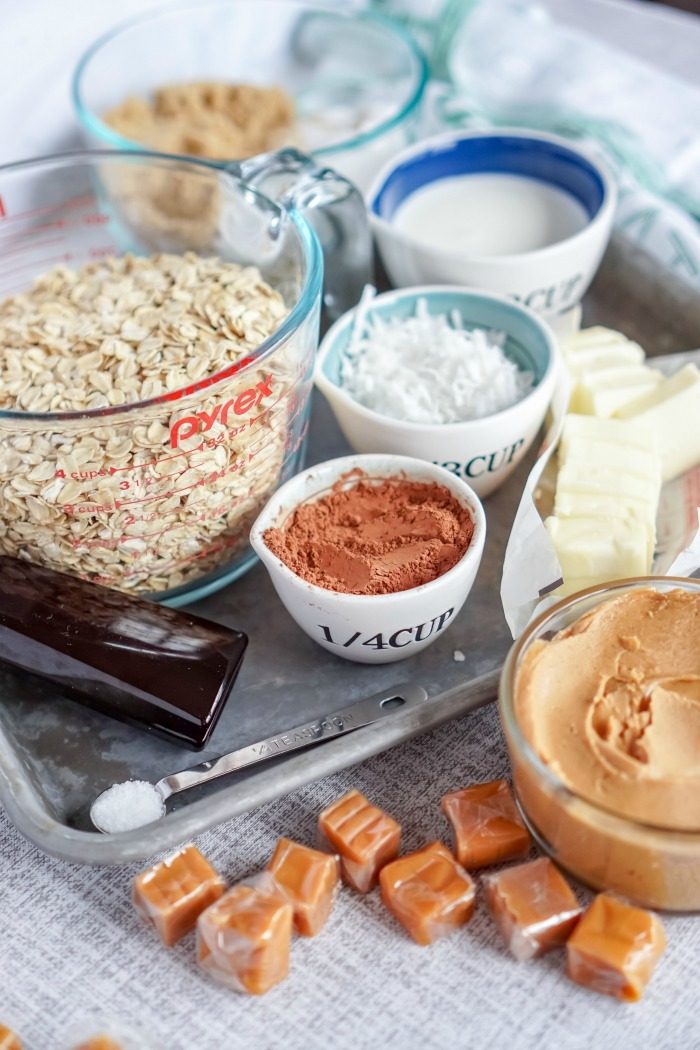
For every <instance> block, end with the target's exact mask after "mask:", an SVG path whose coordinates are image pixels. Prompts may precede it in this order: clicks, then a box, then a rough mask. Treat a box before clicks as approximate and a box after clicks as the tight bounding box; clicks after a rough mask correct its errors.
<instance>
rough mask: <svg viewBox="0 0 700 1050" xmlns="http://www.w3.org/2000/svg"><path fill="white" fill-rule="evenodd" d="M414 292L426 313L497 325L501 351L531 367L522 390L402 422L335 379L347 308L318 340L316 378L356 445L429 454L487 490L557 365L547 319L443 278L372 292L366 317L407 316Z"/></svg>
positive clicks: (520, 448) (543, 399)
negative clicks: (476, 411) (481, 406)
mask: <svg viewBox="0 0 700 1050" xmlns="http://www.w3.org/2000/svg"><path fill="white" fill-rule="evenodd" d="M418 299H425V301H426V304H427V308H428V311H429V312H430V313H432V314H447V315H449V314H450V313H451V311H452V310H458V311H459V312H460V314H461V315H462V317H463V319H464V322H465V325H468V326H469V327H476V328H478V327H482V328H492V329H497V330H498V331H500V332H505V334H506V337H507V339H506V344H505V348H504V349H505V352H506V354H508V356H509V357H511V358H512V359H513V360H514V361H516V363H517V364H519V365H520V367H521V368H523V369H525V370H527V371H532V372H533V373H534V376H535V385H534V386H533V388H532V390H531V391H530V393H528V394H527V395H526V396H525V397H524V398H523V399H522V400H521V401H518V402H517V403H516V404H515V405H512V406H511V407H510V408H506V409H504V410H503V411H502V412H497V413H495V414H494V415H491V416H485V417H484V418H483V419H473V420H469V421H467V422H465V423H442V424H440V423H438V424H429V423H406V422H403V421H402V420H398V419H392V418H391V417H389V416H384V415H380V414H379V413H378V412H375V411H374V410H373V409H370V408H365V407H364V405H361V404H359V402H357V401H355V400H354V398H352V397H351V396H350V395H349V394H348V393H347V392H346V391H345V390H344V389H343V387H342V385H341V383H340V361H341V357H342V354H343V352H344V350H345V348H346V346H347V344H348V342H349V340H350V336H351V333H352V325H353V321H354V316H355V311H354V310H350V311H348V313H346V314H344V315H343V317H341V318H340V320H339V321H336V323H335V324H334V325H333V326H332V328H330V329H329V331H328V333H327V334H326V337H325V339H324V340H323V342H322V343H321V348H320V350H319V353H318V357H317V359H316V369H315V381H316V385H317V386H318V388H319V389H320V390H321V391H322V392H323V394H324V395H325V396H326V398H327V399H328V401H329V402H330V405H331V407H332V409H333V411H334V413H335V416H336V419H337V420H338V424H339V426H340V429H341V430H342V431H343V434H344V435H345V437H346V439H347V441H348V442H349V444H350V445H351V446H352V447H353V449H354V450H355V451H356V452H385V453H394V454H398V455H404V456H417V457H418V458H420V459H426V460H430V461H432V462H433V463H435V464H437V465H439V466H442V467H445V469H447V470H449V471H451V472H452V473H453V474H455V475H456V476H457V477H459V478H462V479H463V480H464V481H466V482H467V484H469V485H471V486H472V488H473V489H474V491H475V492H476V493H477V495H479V496H482V497H483V496H488V495H489V493H491V492H493V491H494V490H495V489H497V488H498V487H499V486H500V485H502V484H503V482H504V481H505V480H506V478H507V477H508V476H509V475H510V474H511V473H512V472H513V470H514V469H515V468H516V466H517V465H518V463H519V462H520V460H521V459H522V458H523V456H524V455H525V453H526V452H527V450H528V449H529V447H530V445H531V444H532V442H533V441H534V439H535V437H536V435H537V432H538V431H539V429H540V427H541V425H542V421H543V420H544V417H545V414H546V412H547V407H548V405H549V402H550V401H551V399H552V394H553V392H554V386H555V383H556V379H557V374H558V371H559V348H558V345H557V343H556V340H555V338H554V335H553V333H552V331H551V329H550V327H549V325H547V324H546V323H545V322H544V321H542V320H541V318H539V317H538V316H537V315H536V314H535V313H533V311H532V310H528V309H526V308H525V307H522V306H520V305H519V304H517V303H514V302H513V301H512V300H511V299H508V298H506V297H505V296H501V295H493V294H488V293H486V292H477V291H470V290H468V289H464V288H453V287H450V286H446V285H442V286H435V287H422V288H403V289H400V290H398V291H394V292H386V293H384V294H383V295H378V296H377V297H376V299H374V300H373V301H372V303H371V306H370V308H369V311H368V318H369V317H371V316H372V315H373V314H375V315H378V316H379V317H380V318H381V319H383V320H388V319H389V318H394V317H398V318H404V317H411V316H413V314H414V313H415V309H416V302H417V300H418Z"/></svg>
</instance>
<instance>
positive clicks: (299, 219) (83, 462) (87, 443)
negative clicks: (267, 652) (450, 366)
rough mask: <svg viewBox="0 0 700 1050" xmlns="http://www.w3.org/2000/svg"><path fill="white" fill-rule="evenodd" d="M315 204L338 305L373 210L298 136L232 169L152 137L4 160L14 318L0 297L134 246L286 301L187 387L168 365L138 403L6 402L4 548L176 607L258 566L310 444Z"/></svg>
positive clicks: (1, 416)
mask: <svg viewBox="0 0 700 1050" xmlns="http://www.w3.org/2000/svg"><path fill="white" fill-rule="evenodd" d="M268 189H269V190H270V192H271V193H272V194H273V195H274V197H275V199H273V198H272V196H268V195H267V193H266V192H263V191H264V190H268ZM306 215H310V216H311V215H313V217H314V223H315V225H316V227H317V229H318V230H319V233H320V237H321V239H322V240H323V241H325V244H326V246H327V257H328V260H329V266H328V280H327V283H326V301H327V303H328V305H329V308H330V310H331V312H332V313H333V312H337V311H341V310H343V309H344V308H345V307H346V305H349V302H350V301H352V298H353V296H355V295H356V294H358V289H359V288H360V287H361V284H362V282H363V281H364V280H365V279H366V277H367V275H368V267H369V236H368V234H367V232H366V222H365V219H364V207H363V205H362V201H361V199H360V197H359V195H358V194H357V192H356V191H355V190H354V189H353V187H352V186H351V185H350V184H349V183H347V182H346V181H345V180H344V179H341V178H340V177H339V176H336V175H335V174H334V173H333V172H330V171H328V170H327V169H325V170H324V169H319V168H317V167H316V166H315V165H314V164H313V162H311V161H310V160H309V159H308V158H305V157H304V156H303V155H301V154H299V153H297V152H295V151H291V150H287V151H282V152H280V153H273V154H269V155H267V156H265V157H257V158H254V160H252V161H250V162H249V163H248V164H247V165H235V166H228V167H227V168H221V167H217V166H215V165H212V164H209V163H207V162H204V161H195V160H192V161H190V160H186V159H182V158H175V157H165V156H163V155H158V154H151V153H147V152H141V151H134V152H130V153H126V152H124V153H115V152H110V151H85V152H82V153H74V154H66V155H63V156H55V157H47V158H41V159H38V160H33V161H26V162H20V163H17V164H10V165H6V166H4V167H2V168H0V321H2V320H3V315H2V304H1V301H2V300H4V299H5V297H6V296H11V295H15V294H17V293H21V292H23V291H25V290H27V289H28V288H29V287H30V285H31V283H32V281H33V280H34V279H35V278H36V277H38V276H39V275H41V274H43V273H45V272H46V271H48V270H50V269H51V268H52V267H54V266H56V265H65V266H68V267H70V268H78V267H80V266H82V265H83V264H85V263H88V262H90V261H95V260H100V259H103V258H105V257H109V256H114V255H117V256H120V255H123V254H124V253H127V252H129V253H133V254H136V255H149V254H153V253H157V252H169V253H176V254H182V253H185V252H189V251H192V252H195V253H197V254H199V255H217V256H219V257H220V258H221V259H222V260H224V261H227V262H237V263H241V264H244V265H254V266H257V267H258V269H259V270H260V272H261V274H262V277H263V278H264V280H265V281H267V282H268V283H269V284H270V285H271V286H272V287H273V288H275V289H276V290H277V291H279V292H280V294H281V295H282V297H283V299H284V302H285V304H286V306H287V307H288V313H287V314H286V317H285V318H284V320H283V322H282V323H281V324H280V326H279V327H278V328H277V330H276V331H275V332H273V333H272V335H271V336H270V337H269V338H267V339H265V340H264V341H263V342H262V343H261V345H260V346H259V347H258V348H257V349H256V350H255V351H253V352H251V353H248V354H247V355H246V356H245V357H244V358H242V359H239V360H236V361H234V362H232V364H231V365H230V366H229V367H227V368H225V369H224V370H223V371H221V372H219V373H217V374H216V375H212V376H207V375H205V376H204V377H197V376H196V365H195V366H194V373H193V375H194V378H193V381H192V383H191V384H189V385H188V386H187V387H185V388H178V389H171V388H170V387H168V380H167V374H166V375H164V377H163V385H164V387H165V390H164V392H160V393H159V394H158V396H154V397H151V398H149V399H146V400H142V401H140V402H138V403H134V404H115V405H109V407H98V408H92V409H91V408H89V407H86V408H85V409H83V408H81V409H80V410H79V411H61V412H46V411H35V410H33V409H32V407H31V403H30V404H29V406H28V409H27V410H26V411H20V410H16V409H14V408H12V409H3V410H1V411H0V553H4V554H9V555H11V556H13V557H21V558H27V559H29V560H32V561H38V562H41V563H43V564H47V565H50V566H51V567H53V568H56V569H59V570H63V571H66V572H70V573H73V574H75V575H79V576H82V577H84V578H88V579H92V580H94V581H96V582H98V583H102V584H105V585H107V586H111V587H116V588H119V589H123V590H129V591H133V592H138V593H144V594H148V595H151V596H152V597H155V598H158V599H159V600H164V601H168V602H169V604H182V603H184V602H185V601H192V600H194V599H195V598H198V597H202V596H204V595H205V594H207V593H210V592H211V591H212V590H215V589H217V588H218V587H220V586H222V585H223V584H225V583H227V582H229V581H230V580H233V579H235V577H236V576H238V575H240V574H241V573H242V572H244V571H245V570H246V569H247V568H248V567H249V566H250V565H251V564H252V561H253V560H254V555H253V554H252V552H251V551H250V548H249V547H248V531H249V526H250V523H251V522H252V521H253V520H254V519H255V517H256V516H257V514H258V512H259V510H260V509H261V507H262V505H263V504H264V503H265V501H266V500H267V498H268V497H269V495H270V494H271V492H272V491H273V490H274V489H275V488H276V487H277V485H278V484H280V483H281V482H283V481H285V480H286V479H287V478H289V477H291V476H292V475H293V474H294V473H296V471H297V470H298V469H299V466H300V462H301V458H302V454H303V444H304V437H305V434H306V428H307V415H308V400H309V394H310V390H311V372H312V364H313V357H314V353H315V350H316V346H317V342H318V321H319V313H320V306H321V298H322V273H323V258H322V252H321V248H320V245H319V238H318V237H317V236H316V235H315V233H314V230H313V229H312V227H311V224H310V221H309V220H308V219H307V218H306V217H305V216H306ZM351 230H356V231H357V232H358V234H359V236H356V237H355V239H354V241H353V243H352V245H350V246H349V251H348V252H347V253H345V252H344V251H343V249H344V247H345V242H346V241H347V239H348V235H349V231H351ZM346 257H347V259H348V261H349V267H347V268H346V267H345V266H344V259H345V258H346ZM98 335H99V333H98ZM98 342H99V340H98ZM6 345H7V343H5V345H2V336H0V351H5V348H6ZM20 349H21V352H22V353H27V352H28V351H29V349H30V348H27V347H26V346H21V347H20ZM193 357H196V351H195V353H193ZM93 367H95V366H94V365H93ZM171 385H172V384H171Z"/></svg>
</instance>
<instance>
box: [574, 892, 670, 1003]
mask: <svg viewBox="0 0 700 1050" xmlns="http://www.w3.org/2000/svg"><path fill="white" fill-rule="evenodd" d="M665 948H666V934H665V933H664V928H663V926H662V925H661V921H660V920H659V919H658V917H657V916H656V915H654V913H653V912H650V911H646V910H645V909H644V908H634V907H632V905H631V904H624V903H623V902H622V901H619V900H617V899H616V898H615V897H609V896H608V895H607V894H606V893H599V894H598V896H597V897H596V899H595V900H594V901H593V903H592V904H591V906H590V908H589V909H588V911H587V912H586V913H585V915H584V916H583V918H582V919H581V921H580V922H579V924H578V926H577V927H576V929H575V930H574V932H573V933H572V935H571V937H569V940H568V941H567V945H566V954H567V960H566V972H567V974H568V975H569V977H570V978H571V980H572V981H576V983H577V984H583V985H585V986H586V988H591V989H592V990H593V991H595V992H602V993H603V995H612V996H614V997H615V998H616V999H623V1000H624V1001H625V1002H628V1003H634V1002H637V1000H638V999H641V997H642V995H643V993H644V989H645V988H646V986H647V984H648V983H649V979H650V977H651V975H652V973H653V972H654V967H655V966H656V964H657V962H658V961H659V957H660V956H661V955H662V954H663V952H664V949H665Z"/></svg>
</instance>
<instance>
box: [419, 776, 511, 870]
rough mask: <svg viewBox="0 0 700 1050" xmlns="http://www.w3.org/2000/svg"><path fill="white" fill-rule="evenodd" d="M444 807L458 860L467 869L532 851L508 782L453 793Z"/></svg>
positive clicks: (490, 783)
mask: <svg viewBox="0 0 700 1050" xmlns="http://www.w3.org/2000/svg"><path fill="white" fill-rule="evenodd" d="M440 805H441V807H442V811H443V813H444V814H445V816H446V817H447V819H448V820H449V822H450V824H451V825H452V829H453V831H454V837H455V853H456V855H457V859H458V861H459V863H460V864H462V865H463V866H464V867H465V868H469V869H470V870H471V869H472V868H485V867H488V865H489V864H500V863H501V861H504V860H513V859H515V858H517V857H524V856H525V855H526V854H527V853H528V852H529V849H530V846H531V844H532V843H531V839H530V835H529V833H528V831H527V828H526V827H525V825H524V824H523V822H522V820H521V819H520V814H519V813H518V808H517V806H516V804H515V799H514V798H513V794H512V792H511V790H510V787H509V786H508V784H507V783H506V781H505V780H491V781H489V782H488V783H486V784H472V785H471V787H466V788H462V790H461V791H451V792H450V793H449V794H448V795H444V796H443V798H442V801H441V803H440Z"/></svg>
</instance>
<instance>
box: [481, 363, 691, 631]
mask: <svg viewBox="0 0 700 1050" xmlns="http://www.w3.org/2000/svg"><path fill="white" fill-rule="evenodd" d="M689 363H693V364H697V365H700V350H691V351H688V352H687V353H680V354H669V355H664V356H662V357H653V358H650V359H649V364H651V365H652V366H653V367H654V368H658V369H659V371H661V372H663V373H664V374H665V375H672V374H673V373H674V372H677V371H678V369H679V368H682V366H683V365H686V364H689ZM569 396H570V383H569V380H568V376H566V375H563V374H562V375H560V379H559V382H558V384H557V388H556V390H555V392H554V397H553V399H552V405H551V410H550V420H549V425H548V427H547V432H546V435H545V439H544V442H543V444H542V448H541V450H540V454H539V456H538V457H537V461H536V463H535V464H534V466H533V468H532V470H531V471H530V474H529V476H528V479H527V482H526V483H525V488H524V489H523V494H522V497H521V499H520V504H519V506H518V510H517V513H516V515H515V520H514V521H513V527H512V529H511V532H510V537H509V539H508V546H507V547H506V554H505V558H504V561H503V577H502V580H501V602H502V604H503V612H504V614H505V618H506V621H507V623H508V626H509V627H510V630H511V634H512V635H513V637H514V638H517V637H518V636H519V635H520V634H522V632H523V631H524V629H525V627H526V626H527V625H528V623H529V622H530V621H531V620H532V619H533V618H534V617H535V616H537V615H539V613H540V612H542V611H543V610H544V609H546V608H547V607H548V606H550V605H552V604H554V602H556V601H557V600H558V598H557V597H556V596H555V597H552V592H553V591H556V589H557V588H558V587H559V586H560V585H561V583H562V571H561V566H560V565H559V562H558V560H557V556H556V554H555V552H554V547H553V545H552V542H551V540H550V538H549V533H548V532H547V530H546V529H545V527H544V519H545V518H546V517H547V515H548V514H549V513H551V509H552V506H553V501H554V491H555V487H556V478H557V462H556V456H555V455H554V452H555V450H556V447H557V443H558V441H559V438H560V436H561V431H562V427H563V424H564V416H565V415H566V410H567V407H568V404H569ZM699 525H700V465H698V466H696V467H693V468H692V470H689V471H686V473H685V474H682V475H680V477H677V478H674V479H673V481H669V482H666V484H665V485H664V486H663V488H662V490H661V499H660V501H659V509H658V513H657V517H656V532H657V539H656V552H655V555H654V562H653V565H652V574H653V575H655V576H692V575H693V573H694V572H695V571H696V570H697V569H698V568H700V528H699Z"/></svg>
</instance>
